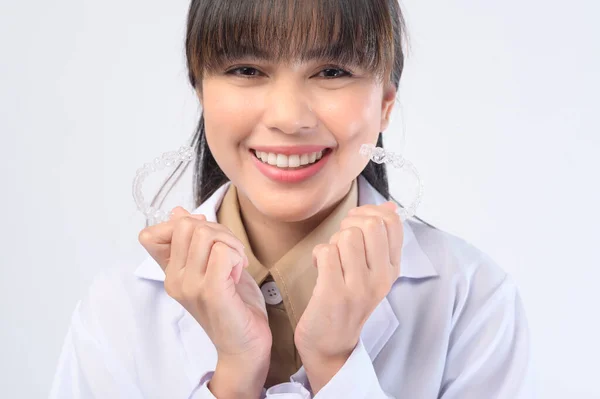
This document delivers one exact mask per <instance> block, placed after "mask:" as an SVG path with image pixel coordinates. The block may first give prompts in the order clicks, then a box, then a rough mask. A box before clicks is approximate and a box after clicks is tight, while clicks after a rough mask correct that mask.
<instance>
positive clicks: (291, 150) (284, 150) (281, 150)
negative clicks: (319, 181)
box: [251, 144, 330, 155]
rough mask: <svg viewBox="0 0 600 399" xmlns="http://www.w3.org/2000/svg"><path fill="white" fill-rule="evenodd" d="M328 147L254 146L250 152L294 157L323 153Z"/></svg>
mask: <svg viewBox="0 0 600 399" xmlns="http://www.w3.org/2000/svg"><path fill="white" fill-rule="evenodd" d="M327 148H330V147H328V146H324V145H308V144H307V145H295V146H256V147H251V149H252V150H255V151H260V152H271V153H274V154H283V155H294V154H310V153H311V152H319V151H323V150H325V149H327Z"/></svg>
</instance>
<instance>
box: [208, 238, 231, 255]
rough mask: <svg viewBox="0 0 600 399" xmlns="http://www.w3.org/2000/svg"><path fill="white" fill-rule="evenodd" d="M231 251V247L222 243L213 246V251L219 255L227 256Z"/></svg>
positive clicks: (218, 242)
mask: <svg viewBox="0 0 600 399" xmlns="http://www.w3.org/2000/svg"><path fill="white" fill-rule="evenodd" d="M228 250H229V247H228V246H227V245H226V244H224V243H222V242H221V241H217V242H215V243H214V244H213V246H212V251H213V252H215V253H217V254H225V253H227V251H228Z"/></svg>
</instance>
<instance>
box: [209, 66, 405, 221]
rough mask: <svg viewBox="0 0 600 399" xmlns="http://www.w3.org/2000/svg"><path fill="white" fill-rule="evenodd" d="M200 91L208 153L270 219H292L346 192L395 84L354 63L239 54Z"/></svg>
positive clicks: (382, 124) (381, 125) (382, 123)
mask: <svg viewBox="0 0 600 399" xmlns="http://www.w3.org/2000/svg"><path fill="white" fill-rule="evenodd" d="M199 96H200V99H201V102H202V106H203V109H204V121H205V129H206V140H207V142H208V145H209V147H210V150H211V152H212V154H213V156H214V157H215V160H216V161H217V163H218V164H219V166H220V167H221V169H222V170H223V172H224V173H225V174H226V175H227V177H229V179H230V180H231V181H232V183H233V184H235V185H236V187H237V188H238V191H239V193H240V196H242V195H243V196H245V197H246V198H247V199H248V200H249V201H247V202H249V203H251V204H253V206H254V207H255V208H256V209H257V210H258V211H259V212H260V213H262V214H263V215H266V216H268V217H270V218H275V219H278V220H282V221H299V220H305V219H308V218H310V217H312V216H314V215H315V214H317V213H318V212H319V211H320V210H322V209H326V208H328V207H329V206H331V205H333V204H335V203H337V202H338V201H340V200H341V199H342V198H343V197H344V196H345V194H347V192H348V190H349V188H350V185H351V183H352V181H353V180H354V179H355V178H356V177H357V176H358V175H359V174H360V172H361V171H362V170H363V169H364V167H365V165H366V164H367V162H368V160H367V159H365V158H364V157H362V156H360V155H359V149H360V146H361V145H362V144H365V143H369V144H375V143H376V142H377V137H378V135H379V132H381V131H383V130H384V129H385V128H386V126H387V123H388V119H389V113H390V111H391V108H392V105H393V103H394V98H395V90H394V88H393V86H392V85H391V84H390V85H388V86H387V87H384V85H383V84H382V83H381V82H380V80H379V79H377V78H376V77H375V76H373V74H372V73H369V72H366V71H364V70H361V69H360V68H356V67H354V68H352V67H347V66H339V65H335V64H333V65H332V64H331V63H325V62H320V61H317V60H312V61H308V62H302V63H300V62H299V63H295V64H293V65H290V64H287V63H274V62H272V61H269V60H260V59H240V60H239V61H237V62H234V63H232V64H231V65H228V66H226V67H225V68H224V69H223V70H222V71H221V72H213V73H210V74H206V75H205V76H204V79H203V81H202V91H201V92H199ZM317 158H320V159H317ZM311 161H312V162H311Z"/></svg>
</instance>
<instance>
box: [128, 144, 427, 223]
mask: <svg viewBox="0 0 600 399" xmlns="http://www.w3.org/2000/svg"><path fill="white" fill-rule="evenodd" d="M359 153H360V155H362V156H364V157H367V158H369V159H370V160H371V161H372V162H375V163H378V164H381V163H385V164H389V165H391V166H393V167H394V168H397V169H405V170H406V171H407V172H408V173H410V174H412V175H413V176H414V177H415V178H416V180H417V185H418V188H417V194H416V196H415V198H414V200H413V202H412V203H410V204H409V205H408V206H407V207H402V206H401V207H399V208H398V211H397V213H398V214H399V215H400V217H401V218H402V220H406V219H408V218H410V217H412V216H413V215H414V214H415V212H416V210H417V207H418V206H419V204H420V203H421V198H422V197H423V183H422V181H421V177H420V176H419V172H418V171H417V169H416V168H415V167H414V165H413V164H412V163H410V162H409V161H408V160H406V159H404V158H403V157H402V156H401V155H398V154H395V153H393V152H390V151H385V150H384V149H383V148H381V147H376V146H374V145H372V144H363V145H362V146H361V148H360V151H359ZM195 158H196V153H195V152H194V149H193V148H192V147H188V146H183V147H181V148H180V149H179V150H178V151H169V152H165V153H164V154H162V156H161V157H159V158H155V159H154V160H153V161H152V162H150V163H146V164H144V166H142V167H141V168H140V169H138V170H137V172H136V175H135V178H134V180H133V190H132V191H133V199H134V201H135V204H136V206H137V208H138V210H139V211H140V212H141V213H142V214H143V215H144V216H145V217H146V219H147V220H148V224H149V225H154V224H157V223H162V222H166V221H168V220H169V217H170V214H169V213H168V212H165V211H163V210H161V209H158V208H156V207H153V206H151V205H150V204H147V203H146V202H145V201H144V196H143V194H142V185H143V182H144V180H145V179H146V177H147V176H148V175H150V174H151V173H153V172H156V171H159V170H162V169H164V168H168V167H172V166H175V165H177V164H178V163H180V162H181V163H182V164H183V166H185V165H186V164H187V163H189V162H191V161H193V160H194V159H195Z"/></svg>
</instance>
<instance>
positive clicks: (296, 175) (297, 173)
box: [250, 150, 331, 183]
mask: <svg viewBox="0 0 600 399" xmlns="http://www.w3.org/2000/svg"><path fill="white" fill-rule="evenodd" d="M330 154H331V150H327V152H326V153H325V154H323V156H322V157H321V159H319V160H318V161H317V162H315V163H313V164H311V165H309V166H306V167H304V168H302V169H292V170H287V169H281V168H278V167H276V166H273V165H269V164H266V163H264V162H263V161H261V160H260V159H258V158H256V155H255V154H254V151H250V156H251V157H252V159H253V160H254V164H255V165H256V167H257V168H258V170H259V171H260V172H261V173H262V174H263V175H265V176H266V177H268V178H269V179H271V180H274V181H276V182H280V183H299V182H301V181H304V180H307V179H310V178H311V177H313V176H314V175H316V174H317V173H319V171H320V170H321V169H323V167H324V166H325V164H326V163H327V160H328V159H329V155H330Z"/></svg>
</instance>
